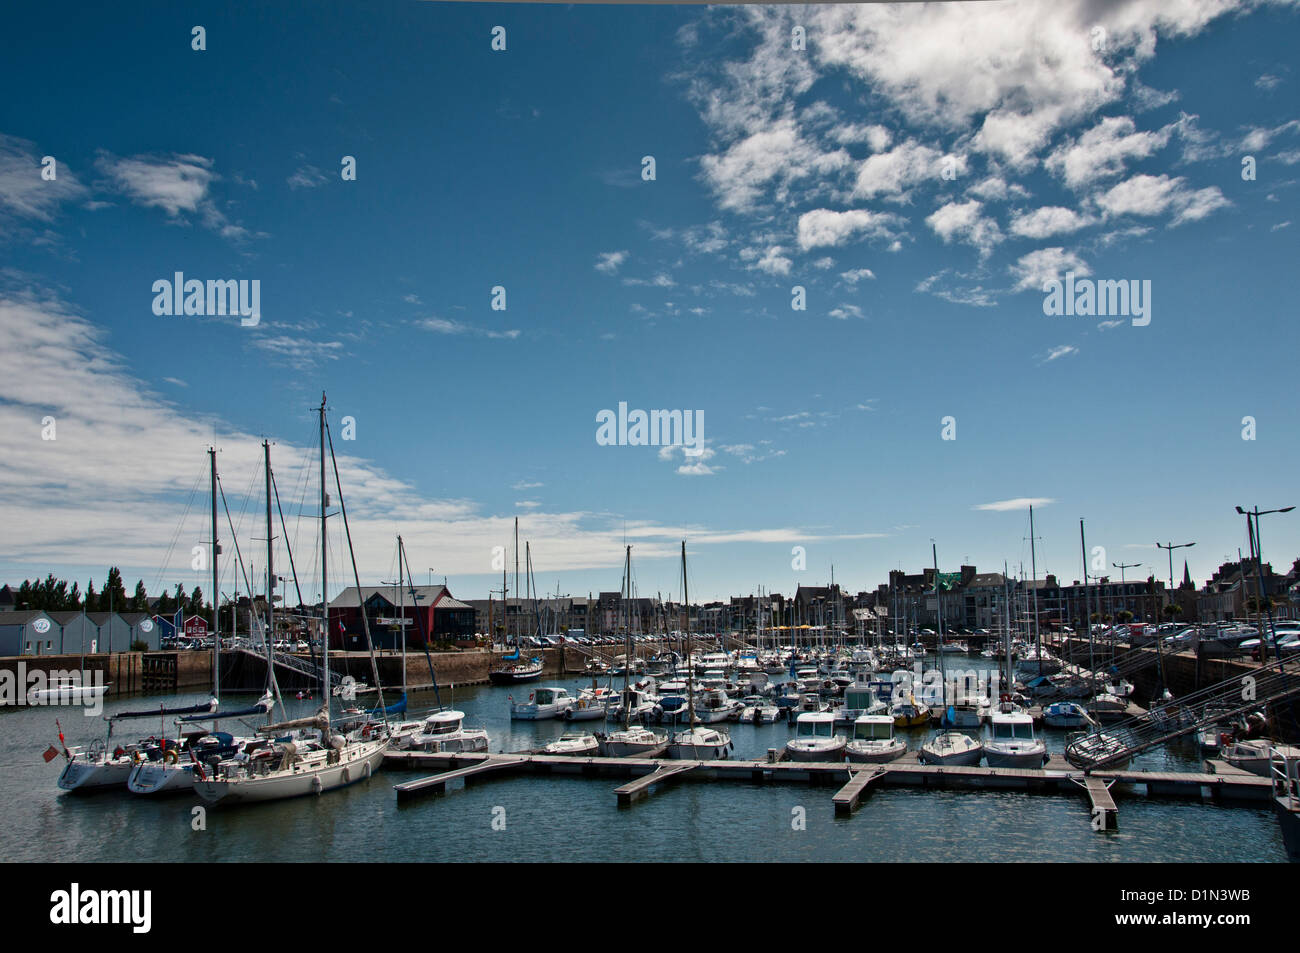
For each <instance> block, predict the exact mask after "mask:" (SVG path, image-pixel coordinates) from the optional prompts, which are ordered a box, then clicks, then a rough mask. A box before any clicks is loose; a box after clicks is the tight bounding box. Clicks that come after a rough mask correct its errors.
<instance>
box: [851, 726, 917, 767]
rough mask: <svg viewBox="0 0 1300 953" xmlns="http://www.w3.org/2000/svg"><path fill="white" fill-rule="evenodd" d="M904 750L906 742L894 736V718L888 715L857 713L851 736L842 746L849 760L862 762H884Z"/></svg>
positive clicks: (897, 755)
mask: <svg viewBox="0 0 1300 953" xmlns="http://www.w3.org/2000/svg"><path fill="white" fill-rule="evenodd" d="M905 751H907V742H905V741H903V740H902V739H901V738H895V737H894V719H893V718H891V717H889V716H888V715H859V716H858V718H857V720H856V721H854V722H853V737H852V738H850V739H849V741H848V743H847V744H846V745H845V746H844V753H845V754H846V755H847V756H848V759H849V760H850V761H855V762H858V763H864V764H885V763H887V762H889V761H893V760H895V759H896V758H900V757H902V755H903V752H905Z"/></svg>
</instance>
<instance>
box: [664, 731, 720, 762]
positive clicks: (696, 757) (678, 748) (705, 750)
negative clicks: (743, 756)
mask: <svg viewBox="0 0 1300 953" xmlns="http://www.w3.org/2000/svg"><path fill="white" fill-rule="evenodd" d="M732 747H733V745H732V743H731V736H730V735H728V734H727V733H726V732H725V731H721V730H719V729H717V728H709V727H707V726H705V725H695V726H694V727H691V728H685V729H683V730H681V731H678V732H676V733H675V734H674V735H673V737H672V741H671V742H670V743H669V745H668V757H670V758H678V759H681V760H685V761H716V760H721V759H724V758H727V757H728V756H729V753H730V751H731V749H732Z"/></svg>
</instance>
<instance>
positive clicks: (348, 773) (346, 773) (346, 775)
mask: <svg viewBox="0 0 1300 953" xmlns="http://www.w3.org/2000/svg"><path fill="white" fill-rule="evenodd" d="M343 783H344V784H351V783H352V769H351V768H344V769H343Z"/></svg>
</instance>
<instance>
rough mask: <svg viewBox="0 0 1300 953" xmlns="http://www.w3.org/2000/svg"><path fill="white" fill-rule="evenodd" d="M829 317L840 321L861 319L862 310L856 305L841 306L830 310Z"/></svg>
mask: <svg viewBox="0 0 1300 953" xmlns="http://www.w3.org/2000/svg"><path fill="white" fill-rule="evenodd" d="M830 316H831V317H832V318H837V319H839V320H840V321H844V320H847V319H848V318H860V317H862V309H861V308H859V307H858V306H857V305H856V304H842V305H840V306H839V307H838V308H832V309H831V311H830Z"/></svg>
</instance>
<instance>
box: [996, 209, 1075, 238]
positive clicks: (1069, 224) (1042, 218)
mask: <svg viewBox="0 0 1300 953" xmlns="http://www.w3.org/2000/svg"><path fill="white" fill-rule="evenodd" d="M1091 224H1092V219H1090V218H1088V217H1087V216H1084V215H1080V214H1079V213H1078V212H1076V211H1074V209H1069V208H1062V207H1061V206H1059V205H1045V206H1043V207H1042V208H1038V209H1034V211H1032V212H1024V213H1021V214H1017V215H1016V216H1015V217H1014V218H1012V220H1011V231H1012V233H1013V234H1016V235H1020V236H1022V237H1024V238H1050V237H1051V236H1053V235H1064V234H1069V233H1070V232H1077V231H1078V230H1079V229H1081V228H1086V227H1087V226H1089V225H1091Z"/></svg>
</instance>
